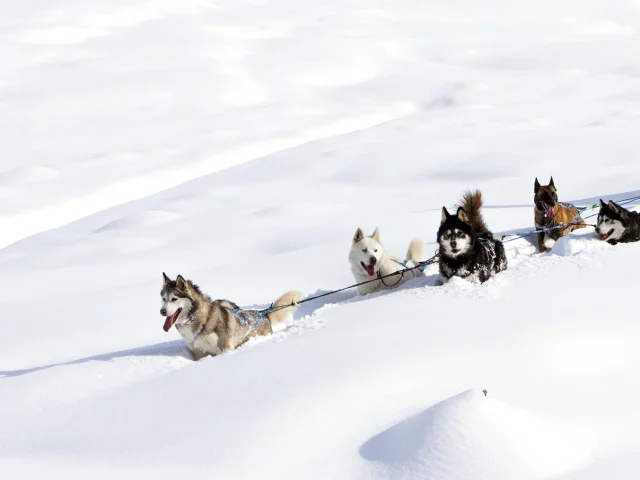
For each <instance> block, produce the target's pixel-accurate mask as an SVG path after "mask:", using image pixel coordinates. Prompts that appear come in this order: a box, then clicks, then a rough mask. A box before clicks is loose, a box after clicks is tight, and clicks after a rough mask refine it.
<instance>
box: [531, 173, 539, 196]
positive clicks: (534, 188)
mask: <svg viewBox="0 0 640 480" xmlns="http://www.w3.org/2000/svg"><path fill="white" fill-rule="evenodd" d="M538 190H540V182H539V181H538V177H536V183H534V184H533V193H534V194H535V193H538Z"/></svg>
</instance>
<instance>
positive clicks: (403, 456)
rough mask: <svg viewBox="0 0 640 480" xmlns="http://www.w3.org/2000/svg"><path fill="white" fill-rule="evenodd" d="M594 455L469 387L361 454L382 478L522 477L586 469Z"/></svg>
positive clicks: (533, 418)
mask: <svg viewBox="0 0 640 480" xmlns="http://www.w3.org/2000/svg"><path fill="white" fill-rule="evenodd" d="M588 450H589V449H588V448H587V447H586V446H585V445H581V442H579V441H578V439H577V438H576V436H575V435H571V434H570V433H568V432H565V431H563V430H562V429H560V428H558V427H556V426H554V425H552V424H551V423H550V422H547V421H545V420H543V419H541V418H539V417H538V416H537V415H535V414H532V413H529V412H526V411H524V410H520V409H517V408H514V407H511V406H509V405H507V404H505V403H503V402H501V401H499V400H495V399H493V398H491V397H485V395H484V394H483V392H482V391H480V390H469V391H466V392H464V393H461V394H459V395H457V396H454V397H451V398H449V399H447V400H444V401H442V402H440V403H438V404H436V405H433V406H432V407H429V408H428V409H426V410H425V411H424V412H422V413H420V414H418V415H416V416H414V417H412V418H409V419H407V420H405V421H403V422H402V423H400V424H398V425H396V426H394V427H392V428H390V429H389V430H386V431H385V432H383V433H381V434H379V435H377V436H375V437H373V438H372V439H370V440H369V441H368V442H367V443H365V444H364V445H363V446H362V448H361V449H360V453H361V455H362V456H363V457H364V458H365V459H367V460H369V461H371V462H373V464H374V470H375V471H376V473H375V474H374V477H377V478H394V479H405V480H409V479H421V480H432V479H433V480H435V479H447V480H455V479H460V480H464V479H470V478H474V479H482V478H487V479H492V480H498V479H505V480H512V479H515V478H517V479H519V480H522V479H527V478H545V477H550V476H553V475H558V474H561V473H564V472H567V471H570V470H573V469H577V468H580V467H581V466H583V465H584V464H586V463H587V462H588V455H589V452H588Z"/></svg>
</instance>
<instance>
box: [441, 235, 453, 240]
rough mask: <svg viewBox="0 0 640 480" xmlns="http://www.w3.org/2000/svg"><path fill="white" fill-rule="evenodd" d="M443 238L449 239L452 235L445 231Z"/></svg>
mask: <svg viewBox="0 0 640 480" xmlns="http://www.w3.org/2000/svg"><path fill="white" fill-rule="evenodd" d="M442 238H444V239H445V240H449V239H450V238H451V235H449V234H448V233H445V234H444V235H442Z"/></svg>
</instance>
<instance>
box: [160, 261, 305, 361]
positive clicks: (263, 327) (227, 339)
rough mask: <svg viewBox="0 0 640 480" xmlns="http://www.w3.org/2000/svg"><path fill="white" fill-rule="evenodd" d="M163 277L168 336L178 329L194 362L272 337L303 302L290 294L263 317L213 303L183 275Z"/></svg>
mask: <svg viewBox="0 0 640 480" xmlns="http://www.w3.org/2000/svg"><path fill="white" fill-rule="evenodd" d="M162 277H163V283H162V290H161V291H160V296H161V298H162V308H161V309H160V315H162V316H163V317H166V318H165V321H164V326H163V329H164V331H165V332H168V331H169V330H171V327H173V326H174V325H175V326H176V329H177V330H178V332H180V335H182V337H183V338H184V340H185V342H186V343H187V347H188V348H189V351H190V352H191V354H192V356H193V358H194V359H195V360H200V359H201V358H202V357H205V356H207V355H219V354H221V353H224V352H227V351H229V350H233V349H234V348H236V347H238V346H240V345H242V344H243V343H244V342H246V341H247V340H248V339H249V338H251V337H256V336H259V335H268V334H270V333H272V332H273V330H272V325H273V324H275V323H278V322H283V321H286V320H288V319H290V318H291V315H292V314H293V311H294V310H295V308H296V307H297V303H298V302H299V301H300V300H302V298H303V295H302V294H301V293H300V292H296V291H289V292H287V293H285V294H284V295H282V296H281V297H280V298H278V299H277V300H276V301H275V302H273V306H272V308H275V309H276V310H275V311H272V312H270V313H268V314H266V315H263V314H261V312H260V311H259V310H242V309H240V308H239V307H238V305H236V304H235V303H233V302H230V301H229V300H211V298H210V297H209V296H208V295H205V294H203V293H202V291H201V290H200V287H198V285H196V284H195V283H193V282H192V281H191V280H185V279H184V278H183V277H182V275H178V277H177V278H176V279H175V280H171V279H170V278H169V277H168V276H167V274H166V273H162ZM287 305H291V306H290V307H286V306H287Z"/></svg>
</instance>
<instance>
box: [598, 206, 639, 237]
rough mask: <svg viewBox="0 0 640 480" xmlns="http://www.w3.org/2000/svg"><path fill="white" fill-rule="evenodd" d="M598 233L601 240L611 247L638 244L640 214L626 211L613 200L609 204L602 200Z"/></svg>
mask: <svg viewBox="0 0 640 480" xmlns="http://www.w3.org/2000/svg"><path fill="white" fill-rule="evenodd" d="M596 233H597V234H598V236H599V237H600V240H603V241H605V242H608V243H610V244H611V245H615V244H616V243H629V242H637V241H639V240H640V213H638V212H631V211H629V210H626V209H624V208H622V207H621V206H620V205H618V204H617V203H615V202H614V201H613V200H609V203H604V202H603V201H602V200H600V212H598V225H597V226H596Z"/></svg>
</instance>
